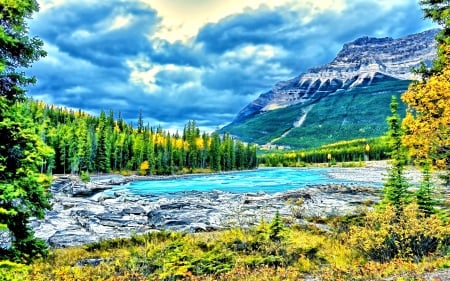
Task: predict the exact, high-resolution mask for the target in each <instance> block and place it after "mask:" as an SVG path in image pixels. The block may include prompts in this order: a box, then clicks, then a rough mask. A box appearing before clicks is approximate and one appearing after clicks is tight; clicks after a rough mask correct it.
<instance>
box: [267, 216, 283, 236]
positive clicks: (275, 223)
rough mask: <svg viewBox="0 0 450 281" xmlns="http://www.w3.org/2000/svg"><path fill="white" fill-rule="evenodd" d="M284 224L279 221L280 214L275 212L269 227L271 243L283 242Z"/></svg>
mask: <svg viewBox="0 0 450 281" xmlns="http://www.w3.org/2000/svg"><path fill="white" fill-rule="evenodd" d="M284 229H285V227H284V223H283V220H282V219H281V216H280V212H278V211H277V212H276V213H275V217H274V218H273V220H272V221H271V222H270V225H269V238H270V240H272V241H281V240H283V235H284V233H283V232H284Z"/></svg>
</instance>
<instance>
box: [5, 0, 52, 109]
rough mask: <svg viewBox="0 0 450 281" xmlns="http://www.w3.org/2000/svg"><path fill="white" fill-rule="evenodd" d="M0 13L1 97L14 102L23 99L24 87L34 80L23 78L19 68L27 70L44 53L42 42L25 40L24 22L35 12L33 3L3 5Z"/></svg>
mask: <svg viewBox="0 0 450 281" xmlns="http://www.w3.org/2000/svg"><path fill="white" fill-rule="evenodd" d="M0 11H1V14H0V18H1V20H0V42H1V44H0V49H1V53H2V56H1V57H0V85H1V86H0V97H2V98H5V99H6V100H8V101H10V102H15V101H17V100H21V99H23V98H24V97H25V89H24V87H26V86H28V85H29V84H33V83H34V82H35V78H34V77H26V76H25V75H24V74H23V72H20V71H19V70H20V68H27V67H30V66H31V63H33V62H34V61H36V60H38V59H39V58H41V57H44V56H45V55H46V52H45V51H43V50H42V46H43V42H42V41H41V40H39V39H38V38H36V37H29V36H28V26H27V24H26V20H27V19H29V18H30V17H31V15H32V14H33V13H34V12H37V11H38V4H37V2H36V1H34V0H17V1H2V3H1V4H0Z"/></svg>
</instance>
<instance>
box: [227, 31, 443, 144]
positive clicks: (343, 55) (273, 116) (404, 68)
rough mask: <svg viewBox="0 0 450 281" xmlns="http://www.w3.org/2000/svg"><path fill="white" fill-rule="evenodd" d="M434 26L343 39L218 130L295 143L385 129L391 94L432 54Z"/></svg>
mask: <svg viewBox="0 0 450 281" xmlns="http://www.w3.org/2000/svg"><path fill="white" fill-rule="evenodd" d="M438 31H439V30H438V29H432V30H427V31H424V32H421V33H418V34H413V35H409V36H405V37H402V38H399V39H392V38H389V37H385V38H371V37H367V36H365V37H361V38H358V39H356V40H354V41H352V42H349V43H346V44H344V45H343V47H342V49H341V50H340V51H339V52H338V54H337V55H336V57H335V58H334V59H333V60H332V61H331V62H330V63H328V64H325V65H322V66H318V67H312V68H310V69H309V70H308V71H307V72H305V73H302V74H300V75H299V76H297V77H295V78H292V79H289V80H285V81H280V82H278V83H276V84H275V85H274V86H273V87H272V89H271V90H269V91H267V92H265V93H263V94H261V95H260V96H259V97H258V98H257V99H255V100H254V101H253V102H251V103H249V104H248V105H247V106H246V107H244V108H243V109H242V110H241V111H240V112H239V113H238V115H237V116H236V118H235V119H234V120H233V122H232V123H230V124H228V125H227V126H225V127H223V128H222V129H221V130H220V132H221V133H225V132H227V133H230V134H231V135H233V136H235V137H237V138H239V139H241V140H243V141H246V142H254V143H257V144H274V145H283V146H290V147H297V148H301V147H313V146H314V145H322V144H326V143H329V142H333V141H340V140H346V139H350V138H366V137H375V136H379V135H381V134H383V133H384V132H385V130H386V129H387V126H386V121H385V120H386V117H387V116H388V115H389V114H390V112H389V103H390V99H391V96H392V95H395V96H397V97H398V98H399V97H400V96H401V94H402V93H403V92H404V91H405V90H406V89H407V87H408V85H409V83H410V81H411V80H414V78H416V77H414V74H413V73H411V69H412V68H413V67H417V66H419V65H420V64H421V63H422V62H425V63H426V64H427V65H430V64H431V62H432V60H433V59H434V58H435V57H436V43H435V40H434V37H435V35H436V34H437V32H438ZM330 103H331V104H330ZM402 106H403V105H402ZM402 109H404V108H402Z"/></svg>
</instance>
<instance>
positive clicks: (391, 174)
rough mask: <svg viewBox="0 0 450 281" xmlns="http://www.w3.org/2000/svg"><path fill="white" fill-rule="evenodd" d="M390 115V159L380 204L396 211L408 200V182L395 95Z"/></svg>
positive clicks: (388, 120)
mask: <svg viewBox="0 0 450 281" xmlns="http://www.w3.org/2000/svg"><path fill="white" fill-rule="evenodd" d="M390 106H391V113H392V115H391V116H390V117H388V118H387V122H388V127H389V130H388V139H389V146H390V147H391V154H390V156H391V161H390V167H389V168H388V176H387V180H386V182H385V183H384V190H383V191H384V198H383V200H382V204H391V205H393V206H395V208H396V209H397V211H401V210H402V207H403V205H404V204H405V203H407V202H408V186H409V185H408V182H407V180H406V178H405V175H404V171H405V165H406V162H407V160H406V151H405V148H404V146H403V144H402V135H403V132H402V129H401V120H400V116H399V114H398V101H397V98H396V97H395V96H392V100H391V105H390Z"/></svg>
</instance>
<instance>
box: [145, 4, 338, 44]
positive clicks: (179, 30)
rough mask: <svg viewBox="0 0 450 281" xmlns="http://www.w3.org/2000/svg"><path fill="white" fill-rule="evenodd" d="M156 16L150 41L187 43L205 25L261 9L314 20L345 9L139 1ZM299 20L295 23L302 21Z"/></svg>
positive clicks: (325, 5) (322, 5)
mask: <svg viewBox="0 0 450 281" xmlns="http://www.w3.org/2000/svg"><path fill="white" fill-rule="evenodd" d="M141 1H142V2H143V3H145V4H147V5H148V6H149V7H151V8H153V9H155V10H156V11H157V12H158V16H159V17H161V20H162V22H161V24H160V27H159V30H158V31H157V32H156V33H155V34H153V36H152V38H161V39H164V40H167V41H169V42H175V41H177V40H180V41H183V42H187V41H189V40H190V39H191V38H193V37H194V36H195V35H196V34H197V33H198V31H199V29H200V28H201V27H203V26H204V25H205V24H206V23H216V22H218V21H219V20H221V19H223V18H225V17H227V16H230V15H233V14H237V13H242V12H245V11H246V10H248V9H256V8H258V7H260V6H262V5H264V6H267V7H269V8H272V9H273V8H276V7H281V6H285V5H289V6H290V7H292V8H293V9H297V10H304V9H308V10H310V11H311V12H310V15H311V16H314V15H315V14H317V13H320V12H322V11H324V10H334V11H341V10H343V9H344V7H345V1H344V0H308V1H292V0H247V1H242V0H226V1H225V0H141ZM305 19H306V18H304V19H299V20H305Z"/></svg>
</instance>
